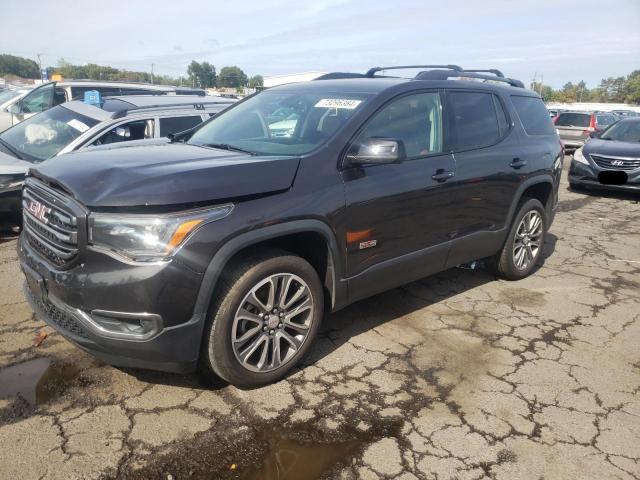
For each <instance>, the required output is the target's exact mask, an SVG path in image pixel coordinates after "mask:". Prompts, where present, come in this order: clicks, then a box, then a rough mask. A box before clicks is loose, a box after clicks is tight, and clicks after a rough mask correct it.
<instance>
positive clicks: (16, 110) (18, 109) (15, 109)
mask: <svg viewBox="0 0 640 480" xmlns="http://www.w3.org/2000/svg"><path fill="white" fill-rule="evenodd" d="M7 111H8V112H9V113H12V114H14V115H19V114H21V113H22V100H18V101H17V102H16V103H14V104H13V105H11V106H9V108H8V109H7Z"/></svg>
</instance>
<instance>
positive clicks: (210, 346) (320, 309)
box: [200, 250, 324, 388]
mask: <svg viewBox="0 0 640 480" xmlns="http://www.w3.org/2000/svg"><path fill="white" fill-rule="evenodd" d="M280 273H287V274H293V275H295V276H297V277H299V278H300V279H302V280H304V282H305V283H306V284H307V286H308V290H309V291H310V294H311V296H312V301H313V308H311V309H310V311H311V314H312V315H313V317H312V320H311V324H310V326H309V329H308V333H307V334H306V337H305V338H304V341H303V343H302V345H301V346H300V347H299V348H298V349H297V350H296V351H295V353H294V354H292V356H291V358H290V359H289V360H288V361H287V362H286V363H283V364H282V365H281V366H280V367H279V368H276V369H274V370H271V371H265V372H256V371H251V370H249V369H247V368H245V366H244V365H243V364H242V363H241V362H240V360H239V359H238V358H236V354H235V353H234V349H233V346H232V334H233V323H234V318H235V315H236V312H237V311H238V309H239V308H240V307H241V306H242V305H241V304H242V303H243V301H246V299H245V297H246V296H247V295H248V294H249V293H250V291H251V289H252V288H254V287H255V286H256V285H257V284H259V283H260V282H261V281H262V280H263V279H267V278H269V277H270V276H271V275H277V274H280ZM215 297H216V298H215V299H214V301H213V307H212V310H211V316H210V318H209V319H208V322H207V325H206V328H205V331H204V336H203V341H202V349H201V352H200V369H201V371H202V372H204V373H205V374H207V375H216V376H218V377H220V378H222V379H223V380H225V381H227V382H229V383H231V384H233V385H235V386H237V387H240V388H254V387H259V386H262V385H266V384H269V383H272V382H275V381H276V380H279V379H281V378H282V377H284V376H285V375H286V374H287V372H289V371H290V370H291V369H292V368H293V367H294V366H295V365H296V364H297V363H298V362H299V361H300V359H301V358H302V357H303V356H304V355H305V354H306V353H307V351H308V350H309V348H310V346H311V344H312V343H313V340H314V339H315V337H316V334H317V332H318V328H319V327H320V323H321V321H322V316H323V313H324V304H323V303H324V292H323V288H322V285H321V283H320V279H319V278H318V274H317V273H316V271H315V269H314V268H313V267H312V266H311V265H310V264H309V262H307V261H306V260H304V259H302V258H300V257H298V256H296V255H292V254H290V253H288V252H285V251H280V250H264V251H261V252H258V253H256V254H253V255H251V256H249V257H247V258H244V259H243V260H241V261H239V262H235V263H234V264H232V265H229V266H228V267H227V268H226V272H225V275H224V278H223V279H221V284H220V286H219V288H217V289H216V294H215ZM271 352H273V349H272V350H271Z"/></svg>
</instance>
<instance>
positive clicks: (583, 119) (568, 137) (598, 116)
mask: <svg viewBox="0 0 640 480" xmlns="http://www.w3.org/2000/svg"><path fill="white" fill-rule="evenodd" d="M617 121H618V118H617V117H616V116H615V115H613V114H611V113H609V112H595V111H594V112H562V113H560V114H559V115H558V116H557V117H556V119H555V121H554V123H555V126H556V129H557V130H558V134H559V135H560V140H562V143H563V144H564V146H565V148H566V149H567V150H575V149H576V148H580V147H581V146H583V145H584V142H585V141H586V140H587V138H589V135H591V134H592V133H593V132H599V131H601V130H604V129H605V128H607V127H608V126H609V125H612V124H614V123H616V122H617Z"/></svg>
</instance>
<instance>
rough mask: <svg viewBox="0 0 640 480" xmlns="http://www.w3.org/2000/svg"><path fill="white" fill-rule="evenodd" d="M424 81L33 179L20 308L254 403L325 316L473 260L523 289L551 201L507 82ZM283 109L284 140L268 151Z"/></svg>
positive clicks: (353, 87) (525, 105)
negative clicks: (225, 385) (237, 390)
mask: <svg viewBox="0 0 640 480" xmlns="http://www.w3.org/2000/svg"><path fill="white" fill-rule="evenodd" d="M436 67H437V66H434V67H429V66H420V67H416V68H420V69H421V70H422V71H421V72H420V73H418V74H417V75H416V77H415V78H413V79H405V78H390V77H381V76H378V75H377V72H379V71H381V70H383V69H381V68H374V69H371V70H370V71H369V72H367V73H366V74H351V75H350V76H351V77H352V78H343V79H339V80H316V81H310V82H306V83H299V84H289V85H282V86H277V87H274V88H271V89H268V90H264V91H262V92H260V93H258V94H256V95H253V96H251V97H248V98H246V99H244V100H242V101H240V102H238V103H236V104H235V105H233V106H232V107H230V108H228V109H227V110H225V111H224V112H222V113H221V114H220V115H218V116H216V117H214V118H213V119H211V120H210V121H208V122H206V123H205V124H202V125H201V126H199V127H197V128H195V129H193V130H192V131H189V132H184V133H181V134H178V135H176V136H175V137H174V138H173V142H172V143H168V144H163V145H152V146H137V147H131V148H119V149H114V150H110V151H106V152H105V151H86V152H78V153H73V154H69V155H64V156H62V157H60V158H58V159H56V161H51V162H45V163H43V164H42V165H37V166H35V167H34V168H32V169H31V170H30V174H29V177H28V178H27V180H26V182H25V188H24V193H23V202H24V210H23V211H24V218H25V223H24V230H23V233H22V235H21V237H20V241H19V246H18V250H19V257H20V262H21V265H22V268H23V270H24V272H25V275H26V279H27V288H26V294H27V297H28V298H29V299H30V302H31V304H32V306H33V308H34V310H35V311H36V312H37V313H38V315H39V316H40V317H41V318H43V319H44V320H45V321H46V322H48V323H49V324H50V325H51V326H52V327H53V328H55V329H57V330H58V331H60V332H61V333H62V334H63V335H65V336H66V337H67V338H69V339H71V340H72V341H73V342H75V343H76V344H78V345H80V346H81V348H83V349H85V350H87V351H89V352H91V353H92V354H94V355H96V356H97V357H100V358H102V359H104V360H105V361H107V362H110V363H112V364H114V365H121V366H129V367H143V368H153V369H160V370H170V371H179V372H184V371H190V370H193V369H195V368H196V366H197V365H198V364H199V365H200V366H201V368H202V369H203V371H205V372H208V373H209V374H211V375H218V376H220V377H222V378H223V379H225V380H226V381H228V382H231V383H233V384H236V385H239V386H245V387H253V386H257V385H262V384H265V383H267V382H271V381H274V380H276V379H278V378H281V377H282V376H283V375H285V374H286V373H287V372H288V371H289V370H290V369H291V368H292V367H293V366H294V365H295V364H296V363H297V362H298V360H300V358H301V357H302V356H303V355H304V354H305V353H306V352H307V351H308V349H309V347H310V346H311V344H312V342H313V339H314V337H315V336H316V333H317V331H318V328H319V326H320V322H321V321H322V318H323V315H324V312H325V311H335V310H338V309H340V308H343V307H344V306H346V305H348V304H350V303H352V302H355V301H357V300H360V299H363V298H366V297H369V296H371V295H374V294H376V293H379V292H382V291H384V290H387V289H390V288H394V287H397V286H399V285H402V284H405V283H408V282H411V281H414V280H416V279H418V278H421V277H424V276H426V275H430V274H433V273H436V272H439V271H441V270H444V269H447V268H450V267H454V266H456V265H459V264H463V263H466V262H470V261H473V260H476V259H479V258H489V263H490V264H492V265H495V268H496V270H497V272H499V274H500V275H501V276H503V277H504V278H507V279H510V280H517V279H521V278H523V277H526V276H527V275H529V274H530V273H531V272H532V271H533V270H534V266H535V264H536V262H537V261H538V260H539V259H540V256H541V251H542V246H543V244H544V239H545V234H546V232H547V230H548V228H549V226H550V225H551V222H552V221H553V218H554V212H555V210H556V206H557V203H558V185H559V181H560V174H561V171H562V161H563V158H564V156H563V152H562V147H561V144H560V141H559V138H558V136H557V134H556V132H555V129H554V126H553V124H552V123H551V120H550V119H549V115H548V113H547V110H546V108H545V106H544V104H543V102H542V100H541V98H540V97H539V96H538V95H537V94H536V93H534V92H531V91H529V90H526V89H525V88H524V87H523V84H522V82H520V81H518V80H513V79H509V78H505V77H504V75H502V73H500V72H498V71H493V74H487V73H478V72H476V71H467V70H463V69H461V68H460V67H457V66H454V65H451V66H445V67H443V68H436ZM403 68H406V67H403ZM384 70H385V75H387V76H388V75H389V74H390V73H391V72H392V71H393V70H394V67H385V68H384ZM461 79H462V80H463V81H460V80H461ZM467 80H468V81H467ZM290 106H296V110H297V111H299V112H300V116H299V118H298V119H297V120H296V125H295V128H294V133H293V134H292V135H290V136H272V135H270V124H269V122H267V121H266V119H267V118H269V117H270V116H272V115H271V114H272V113H273V112H276V111H277V110H278V109H280V108H282V107H290ZM275 120H276V121H277V122H279V121H281V120H280V119H278V118H276V119H275ZM454 156H455V158H454Z"/></svg>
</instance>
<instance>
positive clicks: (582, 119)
mask: <svg viewBox="0 0 640 480" xmlns="http://www.w3.org/2000/svg"><path fill="white" fill-rule="evenodd" d="M589 123H591V114H589V113H574V112H569V113H561V114H560V115H558V118H557V119H556V127H585V128H586V127H588V126H589Z"/></svg>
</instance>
